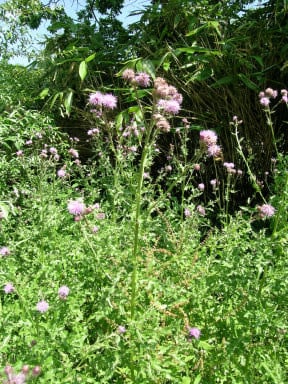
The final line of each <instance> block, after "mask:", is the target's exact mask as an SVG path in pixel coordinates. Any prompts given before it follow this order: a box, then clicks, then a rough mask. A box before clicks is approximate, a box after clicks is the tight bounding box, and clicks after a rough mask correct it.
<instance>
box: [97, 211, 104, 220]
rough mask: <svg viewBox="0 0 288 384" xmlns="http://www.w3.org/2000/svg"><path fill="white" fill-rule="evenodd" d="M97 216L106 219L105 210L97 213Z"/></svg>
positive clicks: (99, 218)
mask: <svg viewBox="0 0 288 384" xmlns="http://www.w3.org/2000/svg"><path fill="white" fill-rule="evenodd" d="M96 218H97V219H98V220H104V219H105V213H103V212H99V213H98V214H97V215H96Z"/></svg>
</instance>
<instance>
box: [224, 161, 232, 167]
mask: <svg viewBox="0 0 288 384" xmlns="http://www.w3.org/2000/svg"><path fill="white" fill-rule="evenodd" d="M223 166H224V167H225V168H234V167H235V164H234V163H226V162H224V163H223Z"/></svg>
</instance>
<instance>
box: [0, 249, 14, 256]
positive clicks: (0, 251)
mask: <svg viewBox="0 0 288 384" xmlns="http://www.w3.org/2000/svg"><path fill="white" fill-rule="evenodd" d="M10 253H11V252H10V249H9V248H8V247H2V248H0V255H1V256H8V255H10Z"/></svg>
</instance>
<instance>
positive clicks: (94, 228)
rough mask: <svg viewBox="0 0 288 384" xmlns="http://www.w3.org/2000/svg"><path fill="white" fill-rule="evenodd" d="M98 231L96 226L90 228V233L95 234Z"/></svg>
mask: <svg viewBox="0 0 288 384" xmlns="http://www.w3.org/2000/svg"><path fill="white" fill-rule="evenodd" d="M98 231H99V227H97V225H94V227H93V228H92V232H93V233H97V232H98Z"/></svg>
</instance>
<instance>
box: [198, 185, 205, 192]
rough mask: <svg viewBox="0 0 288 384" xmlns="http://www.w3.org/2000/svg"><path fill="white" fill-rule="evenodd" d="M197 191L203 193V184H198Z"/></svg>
mask: <svg viewBox="0 0 288 384" xmlns="http://www.w3.org/2000/svg"><path fill="white" fill-rule="evenodd" d="M198 189H199V191H204V189H205V185H204V184H203V183H200V184H198Z"/></svg>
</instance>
